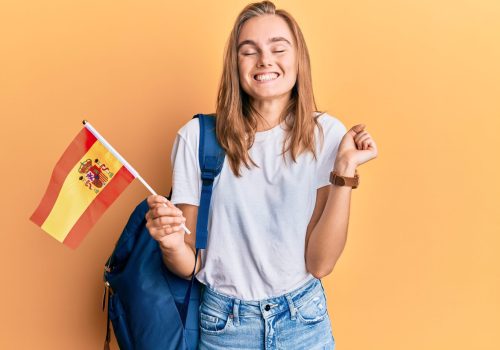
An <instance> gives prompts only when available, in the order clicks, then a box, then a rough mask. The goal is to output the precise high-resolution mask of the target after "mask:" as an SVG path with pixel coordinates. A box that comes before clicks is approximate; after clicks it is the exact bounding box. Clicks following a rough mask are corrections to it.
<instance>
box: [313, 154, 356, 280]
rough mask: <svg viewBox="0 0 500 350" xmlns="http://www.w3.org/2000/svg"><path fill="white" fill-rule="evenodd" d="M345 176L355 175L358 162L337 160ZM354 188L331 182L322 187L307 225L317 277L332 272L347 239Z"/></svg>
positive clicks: (341, 172)
mask: <svg viewBox="0 0 500 350" xmlns="http://www.w3.org/2000/svg"><path fill="white" fill-rule="evenodd" d="M334 169H335V170H336V171H337V172H338V173H339V174H340V175H344V176H349V177H352V176H354V171H355V169H356V167H355V166H353V165H350V164H348V163H347V162H343V161H341V160H340V161H339V162H336V163H335V166H334ZM351 192H352V188H351V187H349V186H335V185H328V186H325V187H322V188H320V189H318V193H317V196H316V206H315V208H314V212H313V215H312V217H311V221H310V223H309V226H308V228H307V234H306V248H305V259H306V267H307V270H308V271H309V272H310V273H311V274H312V275H313V276H314V277H316V278H322V277H325V276H327V275H329V274H330V273H331V272H332V271H333V268H334V266H335V264H336V262H337V260H338V259H339V257H340V255H341V254H342V251H343V250H344V246H345V243H346V240H347V229H348V223H349V210H350V202H351Z"/></svg>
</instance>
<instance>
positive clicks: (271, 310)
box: [202, 277, 324, 322]
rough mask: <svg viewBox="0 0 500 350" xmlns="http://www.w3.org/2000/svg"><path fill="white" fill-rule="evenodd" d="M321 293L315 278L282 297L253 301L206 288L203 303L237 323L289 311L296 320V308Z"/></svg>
mask: <svg viewBox="0 0 500 350" xmlns="http://www.w3.org/2000/svg"><path fill="white" fill-rule="evenodd" d="M320 292H321V293H324V289H323V285H322V284H321V281H320V280H319V279H317V278H314V277H313V278H312V279H311V280H309V281H307V282H306V283H305V284H304V285H302V286H301V287H298V288H297V289H295V290H292V291H290V292H288V293H285V294H283V295H281V296H277V297H272V298H269V299H262V300H252V301H246V300H240V299H238V298H234V297H232V296H228V295H225V294H222V293H219V292H216V291H215V290H213V289H212V288H210V287H208V286H204V288H203V296H202V301H203V305H204V306H206V307H209V308H211V309H213V310H216V311H218V312H221V313H223V314H226V315H230V317H231V318H234V319H235V321H236V322H237V320H238V318H239V317H264V318H267V317H271V316H273V315H276V314H279V313H281V312H284V311H288V310H289V311H290V314H291V317H292V319H294V318H295V313H296V308H299V307H300V306H301V305H302V304H304V303H306V302H308V301H309V300H310V299H311V298H313V297H314V296H315V295H317V294H318V293H320Z"/></svg>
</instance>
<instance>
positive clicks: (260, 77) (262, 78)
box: [253, 72, 280, 82]
mask: <svg viewBox="0 0 500 350" xmlns="http://www.w3.org/2000/svg"><path fill="white" fill-rule="evenodd" d="M279 76H280V75H279V73H276V72H273V73H266V74H256V75H254V76H253V79H254V80H256V81H259V82H265V81H272V80H275V79H277V78H278V77H279Z"/></svg>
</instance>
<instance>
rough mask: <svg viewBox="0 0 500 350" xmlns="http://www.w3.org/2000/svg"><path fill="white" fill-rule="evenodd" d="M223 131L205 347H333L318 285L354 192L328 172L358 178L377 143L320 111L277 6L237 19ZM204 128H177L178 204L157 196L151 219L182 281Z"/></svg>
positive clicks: (289, 24)
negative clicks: (223, 155) (359, 167)
mask: <svg viewBox="0 0 500 350" xmlns="http://www.w3.org/2000/svg"><path fill="white" fill-rule="evenodd" d="M216 132H217V139H218V141H219V143H220V145H221V146H222V148H223V149H224V150H225V152H226V158H225V162H224V164H223V168H222V171H221V173H220V174H219V175H218V176H217V177H216V178H215V181H214V190H213V195H212V203H211V208H210V217H209V226H208V229H209V235H208V243H207V249H206V250H202V251H201V259H198V264H197V266H196V272H195V276H196V278H197V279H198V280H199V281H200V282H201V283H203V285H204V288H203V294H202V300H201V305H200V349H308V350H311V349H334V347H335V341H334V337H333V332H332V329H331V323H330V319H329V317H328V312H327V304H326V297H325V293H324V289H323V285H322V283H321V280H320V279H321V278H322V277H325V276H327V275H328V274H329V273H331V271H332V270H333V267H334V265H335V263H336V261H337V260H338V258H339V256H340V254H341V253H342V250H343V248H344V245H345V241H346V236H347V228H348V220H349V206H350V197H351V191H352V190H353V189H352V187H351V186H353V185H352V184H351V186H346V185H344V186H342V185H340V184H332V183H330V173H331V172H332V171H335V174H337V175H339V176H341V177H345V178H347V181H348V184H349V181H356V179H355V175H356V176H357V171H356V168H357V166H359V165H360V164H362V163H365V162H367V161H368V160H370V159H373V158H375V157H376V156H377V148H376V144H375V142H374V140H373V139H372V137H371V136H370V135H369V134H368V132H367V131H366V130H365V129H364V125H362V124H359V125H355V126H353V127H352V128H351V129H349V130H347V129H346V127H345V126H344V125H343V123H342V122H341V121H340V120H338V119H337V118H335V117H332V116H330V115H328V114H326V113H320V112H317V111H316V105H315V101H314V95H313V89H312V81H311V68H310V61H309V54H308V50H307V46H306V43H305V41H304V37H303V35H302V32H301V30H300V28H299V26H298V25H297V22H296V21H295V20H294V19H293V17H292V16H291V15H290V14H289V13H288V12H286V11H284V10H278V9H276V8H275V6H274V4H273V3H272V2H269V1H263V2H260V3H253V4H249V5H248V6H247V7H245V8H244V9H243V10H242V12H241V13H240V14H239V15H238V17H237V19H236V22H235V24H234V27H233V30H232V32H231V34H230V37H229V41H228V43H227V46H226V52H225V56H224V68H223V72H222V78H221V81H220V86H219V93H218V98H217V107H216ZM199 133H200V130H199V124H198V120H196V119H192V120H190V121H189V122H187V123H186V124H185V125H184V126H183V127H182V128H181V129H180V130H179V132H178V134H177V137H176V140H175V142H174V147H173V151H172V164H173V193H172V198H171V202H168V201H167V200H166V199H165V198H164V197H162V196H150V197H149V198H148V203H149V206H150V210H149V211H148V213H147V215H146V218H147V227H148V229H149V232H150V234H151V235H152V236H153V237H154V238H155V239H156V240H157V241H158V242H159V245H160V247H161V249H162V251H163V252H164V262H165V264H166V266H167V267H168V268H169V269H170V270H171V271H173V272H174V273H176V274H177V275H179V276H182V277H184V278H187V279H188V278H190V277H191V273H192V269H193V266H194V263H195V255H194V252H195V248H194V247H195V239H196V227H195V226H196V217H197V210H198V205H199V203H200V189H201V178H200V169H199V164H198V158H197V154H198V153H197V150H198V140H199ZM349 178H351V179H349ZM354 187H356V185H354ZM164 203H165V204H167V206H163V204H164ZM182 223H185V224H186V225H187V227H188V228H189V230H190V231H192V232H193V233H192V234H191V235H185V232H184V230H183V229H182V228H181V224H182Z"/></svg>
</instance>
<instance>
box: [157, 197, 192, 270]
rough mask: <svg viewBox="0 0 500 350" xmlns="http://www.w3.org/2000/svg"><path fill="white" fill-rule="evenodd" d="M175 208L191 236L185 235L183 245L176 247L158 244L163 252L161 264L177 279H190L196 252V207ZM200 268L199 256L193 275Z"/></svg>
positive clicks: (182, 205) (184, 205)
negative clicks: (181, 215)
mask: <svg viewBox="0 0 500 350" xmlns="http://www.w3.org/2000/svg"><path fill="white" fill-rule="evenodd" d="M177 207H178V208H179V209H180V210H181V211H182V214H183V215H184V217H185V218H186V226H187V228H188V229H189V230H190V231H191V234H190V235H188V234H185V235H184V244H182V245H179V246H178V247H173V248H164V247H163V246H162V244H161V243H160V248H161V251H162V252H163V262H164V263H165V265H166V266H167V268H168V269H169V270H170V271H172V272H173V273H175V274H176V275H177V276H179V277H182V278H185V279H191V275H192V273H193V267H194V254H195V252H196V248H195V243H196V220H197V217H198V207H197V206H195V205H190V204H178V205H177ZM183 232H184V231H183ZM200 267H201V259H200V256H198V260H197V263H196V271H195V274H196V273H197V272H198V271H199V270H200Z"/></svg>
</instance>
